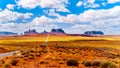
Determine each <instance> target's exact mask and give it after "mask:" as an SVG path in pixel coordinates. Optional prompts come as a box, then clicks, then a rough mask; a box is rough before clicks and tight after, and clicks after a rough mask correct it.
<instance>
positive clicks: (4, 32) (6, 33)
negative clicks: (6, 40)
mask: <svg viewBox="0 0 120 68" xmlns="http://www.w3.org/2000/svg"><path fill="white" fill-rule="evenodd" d="M6 35H18V33H14V32H6V31H1V32H0V36H6Z"/></svg>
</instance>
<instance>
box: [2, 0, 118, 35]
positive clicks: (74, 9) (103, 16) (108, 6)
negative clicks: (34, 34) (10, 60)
mask: <svg viewBox="0 0 120 68" xmlns="http://www.w3.org/2000/svg"><path fill="white" fill-rule="evenodd" d="M52 28H62V29H64V30H65V32H66V33H79V34H81V33H83V32H84V31H88V30H97V31H103V32H104V33H105V34H120V0H0V31H11V32H17V33H21V32H24V31H26V30H28V29H36V30H37V31H38V32H42V31H43V30H46V31H50V29H52Z"/></svg>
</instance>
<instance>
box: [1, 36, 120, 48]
mask: <svg viewBox="0 0 120 68" xmlns="http://www.w3.org/2000/svg"><path fill="white" fill-rule="evenodd" d="M46 37H47V35H44V36H18V37H0V46H1V47H4V48H7V49H9V50H18V49H19V50H20V49H27V48H30V47H31V46H36V45H42V44H43V43H44V41H45V40H46ZM50 42H54V43H59V44H61V45H65V46H66V45H71V46H91V47H111V48H116V49H120V37H109V36H102V37H85V36H53V35H52V36H50V37H49V39H48V45H49V43H50ZM63 43H64V44H63Z"/></svg>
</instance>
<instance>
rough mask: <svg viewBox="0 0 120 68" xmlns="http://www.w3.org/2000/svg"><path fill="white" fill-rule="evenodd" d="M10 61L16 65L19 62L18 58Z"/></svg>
mask: <svg viewBox="0 0 120 68" xmlns="http://www.w3.org/2000/svg"><path fill="white" fill-rule="evenodd" d="M10 63H11V64H12V65H14V66H16V65H17V63H18V60H17V59H16V58H13V59H12V60H11V61H10Z"/></svg>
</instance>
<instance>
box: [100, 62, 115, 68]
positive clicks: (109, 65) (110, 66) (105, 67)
mask: <svg viewBox="0 0 120 68" xmlns="http://www.w3.org/2000/svg"><path fill="white" fill-rule="evenodd" d="M100 67H101V68H117V66H116V64H115V63H113V62H110V61H104V62H102V63H101V65H100Z"/></svg>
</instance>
